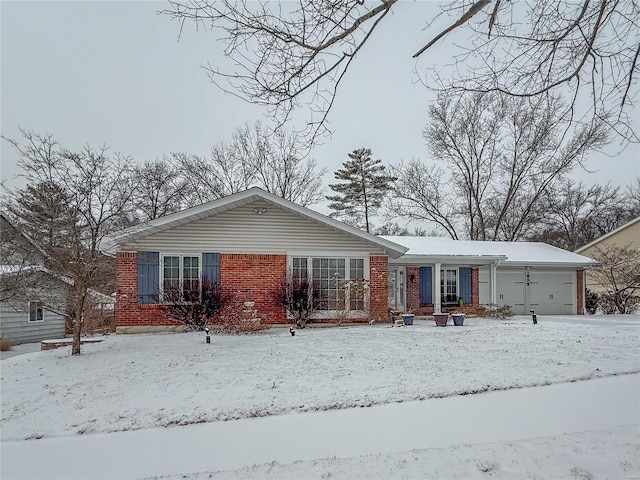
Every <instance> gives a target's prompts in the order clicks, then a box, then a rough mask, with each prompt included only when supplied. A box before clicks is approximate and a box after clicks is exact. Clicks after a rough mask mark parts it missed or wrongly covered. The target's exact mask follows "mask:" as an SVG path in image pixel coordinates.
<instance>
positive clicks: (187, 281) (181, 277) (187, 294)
mask: <svg viewBox="0 0 640 480" xmlns="http://www.w3.org/2000/svg"><path fill="white" fill-rule="evenodd" d="M162 293H163V299H164V301H165V302H183V301H186V302H191V301H196V300H198V299H199V298H200V257H198V256H187V255H184V256H181V255H165V256H164V257H163V258H162Z"/></svg>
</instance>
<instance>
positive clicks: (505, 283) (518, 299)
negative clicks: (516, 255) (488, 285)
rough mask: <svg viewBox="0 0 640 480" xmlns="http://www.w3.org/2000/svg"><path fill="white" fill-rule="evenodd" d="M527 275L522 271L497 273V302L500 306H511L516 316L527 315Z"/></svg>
mask: <svg viewBox="0 0 640 480" xmlns="http://www.w3.org/2000/svg"><path fill="white" fill-rule="evenodd" d="M525 286H526V285H525V274H524V270H522V271H507V272H504V271H503V272H498V273H497V289H496V293H497V296H496V302H497V303H498V305H511V310H512V311H513V313H514V314H515V315H522V314H524V313H525V309H526V305H525Z"/></svg>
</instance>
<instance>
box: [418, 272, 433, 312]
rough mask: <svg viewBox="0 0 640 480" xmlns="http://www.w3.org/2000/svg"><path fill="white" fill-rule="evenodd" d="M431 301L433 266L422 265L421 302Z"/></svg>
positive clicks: (429, 302) (427, 302)
mask: <svg viewBox="0 0 640 480" xmlns="http://www.w3.org/2000/svg"><path fill="white" fill-rule="evenodd" d="M431 303H433V300H432V298H431V267H420V304H421V305H425V304H431Z"/></svg>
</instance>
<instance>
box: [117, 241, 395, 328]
mask: <svg viewBox="0 0 640 480" xmlns="http://www.w3.org/2000/svg"><path fill="white" fill-rule="evenodd" d="M387 263H388V262H387V257H385V256H372V257H370V267H371V274H370V277H371V282H370V302H371V303H370V305H371V314H372V318H379V319H380V320H384V319H386V318H387V314H388V297H387V275H388V273H387ZM116 268H117V271H116V282H117V301H116V311H115V317H116V326H118V327H129V326H145V325H160V326H164V325H179V323H177V322H175V321H172V320H170V319H169V318H168V317H167V315H166V313H165V311H164V308H163V306H161V305H140V304H138V291H137V289H138V272H137V254H136V253H135V252H119V253H118V254H117V257H116ZM286 273H287V257H286V255H254V254H221V255H220V284H221V286H222V290H223V292H224V293H226V294H229V295H231V298H232V299H233V300H237V301H239V302H255V306H254V308H255V309H256V310H257V312H258V315H259V316H261V317H262V318H263V319H264V320H265V321H266V322H268V323H286V322H287V319H286V312H285V309H284V308H283V307H281V306H279V305H278V304H277V302H276V300H275V295H274V292H275V290H276V289H277V288H278V286H279V285H280V283H281V282H282V281H283V280H284V279H285V277H286ZM322 320H323V319H317V320H316V321H322ZM327 320H328V319H327ZM351 320H353V321H363V322H364V321H366V320H368V319H366V318H361V319H351ZM329 321H333V320H329Z"/></svg>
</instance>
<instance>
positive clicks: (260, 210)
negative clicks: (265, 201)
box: [253, 207, 267, 215]
mask: <svg viewBox="0 0 640 480" xmlns="http://www.w3.org/2000/svg"><path fill="white" fill-rule="evenodd" d="M253 211H254V212H256V214H258V215H262V214H264V213H265V212H266V211H267V209H266V208H264V207H256V208H254V209H253Z"/></svg>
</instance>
